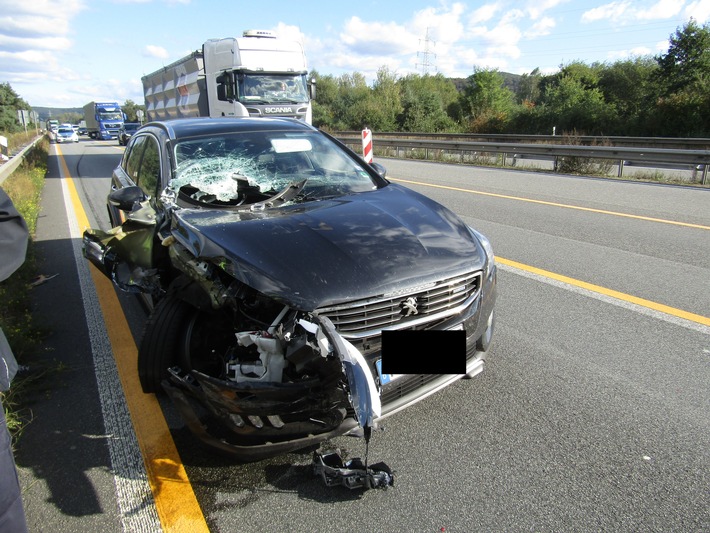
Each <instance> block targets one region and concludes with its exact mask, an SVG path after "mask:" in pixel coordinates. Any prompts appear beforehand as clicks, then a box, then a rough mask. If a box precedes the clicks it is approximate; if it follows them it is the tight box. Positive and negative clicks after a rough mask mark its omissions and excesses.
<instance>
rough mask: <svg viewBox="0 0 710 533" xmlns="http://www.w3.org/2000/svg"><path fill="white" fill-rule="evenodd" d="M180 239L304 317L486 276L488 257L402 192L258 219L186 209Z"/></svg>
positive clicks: (446, 216)
mask: <svg viewBox="0 0 710 533" xmlns="http://www.w3.org/2000/svg"><path fill="white" fill-rule="evenodd" d="M172 217H173V220H172V234H173V235H174V236H175V237H176V238H177V239H178V240H179V241H180V242H181V243H182V244H183V245H184V246H186V247H187V248H188V249H189V250H190V251H191V253H193V254H194V255H195V256H196V257H202V258H211V259H213V260H215V259H218V261H217V262H218V263H219V264H220V266H221V267H222V268H224V269H225V271H227V272H229V273H230V274H231V275H233V276H234V277H235V278H236V279H238V280H239V281H242V282H243V283H245V284H247V285H249V286H251V287H253V288H255V289H256V290H258V291H260V292H262V293H264V294H266V295H269V296H271V297H274V298H278V299H281V300H282V301H284V302H286V303H289V304H290V305H292V306H293V307H296V308H300V309H302V310H314V309H316V308H318V307H322V306H326V305H331V304H333V303H337V302H342V301H346V300H353V299H357V298H360V297H372V296H373V295H376V294H386V293H388V292H392V291H396V290H400V289H402V288H406V287H410V286H412V285H417V284H420V283H426V282H427V281H429V280H433V279H438V278H440V277H442V274H443V275H446V276H447V277H448V276H451V275H455V274H456V273H457V272H464V271H471V270H475V269H480V268H482V267H483V265H484V261H485V254H484V252H483V250H482V249H481V247H480V245H479V244H478V242H477V241H476V239H474V238H473V236H472V235H471V233H470V232H469V230H468V228H467V227H466V226H465V225H464V224H463V223H461V222H460V221H459V220H458V219H457V218H456V217H455V216H454V215H453V214H452V213H451V212H450V211H448V210H447V209H446V208H444V207H442V206H440V205H439V204H436V203H435V202H433V201H431V200H429V199H428V198H426V197H425V196H422V195H420V194H418V193H416V192H414V191H411V190H409V189H406V188H405V187H401V186H399V185H396V184H390V185H388V186H387V187H384V188H382V189H379V190H375V191H372V192H368V193H360V194H356V195H351V196H347V197H340V198H337V199H334V200H323V201H316V202H305V203H301V204H297V205H291V206H288V207H282V208H278V209H267V210H263V211H252V210H249V209H245V210H240V211H235V210H229V211H227V210H217V209H214V210H204V209H200V210H198V209H178V210H175V211H174V212H173V213H172Z"/></svg>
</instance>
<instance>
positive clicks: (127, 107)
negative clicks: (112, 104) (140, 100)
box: [121, 99, 145, 122]
mask: <svg viewBox="0 0 710 533" xmlns="http://www.w3.org/2000/svg"><path fill="white" fill-rule="evenodd" d="M139 109H140V110H141V111H143V116H144V117H145V106H144V105H140V104H136V103H135V102H134V101H133V100H130V99H128V100H126V101H125V102H124V103H123V105H122V106H121V110H122V111H123V112H124V113H125V114H126V122H140V120H138V110H139Z"/></svg>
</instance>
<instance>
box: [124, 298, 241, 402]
mask: <svg viewBox="0 0 710 533" xmlns="http://www.w3.org/2000/svg"><path fill="white" fill-rule="evenodd" d="M233 341H234V334H233V329H232V328H231V326H230V323H229V320H228V315H227V314H226V313H219V314H215V313H207V312H204V311H200V310H199V309H197V308H195V307H194V306H192V305H190V304H189V303H187V302H185V301H184V300H181V299H180V298H178V297H176V296H175V295H167V296H166V297H165V298H163V299H162V300H161V301H160V302H158V304H157V305H156V306H155V308H154V309H153V313H152V314H151V315H150V318H149V319H148V321H147V322H146V325H145V329H144V330H143V338H142V339H141V343H140V347H139V348H138V378H139V379H140V382H141V387H142V388H143V392H146V393H149V392H158V391H160V390H162V388H161V385H160V383H161V381H163V380H164V379H166V378H167V377H168V368H170V367H173V366H178V367H180V368H181V369H182V370H183V371H185V372H187V371H190V370H193V369H194V370H198V371H200V372H202V373H205V374H209V375H211V376H215V377H222V374H223V372H224V369H223V363H222V361H223V359H222V357H223V356H224V355H225V353H226V351H227V348H228V347H229V344H230V342H233Z"/></svg>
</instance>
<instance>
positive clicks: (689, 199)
mask: <svg viewBox="0 0 710 533" xmlns="http://www.w3.org/2000/svg"><path fill="white" fill-rule="evenodd" d="M62 151H63V152H64V153H65V154H66V155H65V160H66V161H67V165H68V170H69V172H70V174H71V175H72V176H73V177H74V178H76V182H77V184H78V185H77V189H78V190H79V194H80V196H81V197H82V202H83V204H84V206H85V208H86V209H87V211H88V212H89V218H92V217H95V218H97V219H98V220H97V221H98V223H99V224H101V217H102V216H103V213H102V202H103V201H104V198H105V195H106V191H107V188H108V179H107V176H108V175H109V173H110V168H111V166H112V165H114V164H115V163H116V162H117V158H118V156H120V150H118V149H117V147H113V146H109V145H108V143H98V142H82V143H79V145H77V146H72V147H70V146H66V147H62ZM381 162H382V163H384V164H385V165H386V166H387V167H388V169H389V175H390V177H392V178H393V179H396V180H407V183H406V185H407V186H410V187H412V188H414V189H417V190H420V191H421V192H423V193H425V194H427V195H429V196H432V197H434V198H436V199H438V200H439V201H441V202H442V203H444V204H446V205H448V206H449V207H451V208H452V209H453V210H454V211H456V212H457V213H459V214H460V215H462V216H463V217H464V218H465V219H466V220H467V221H469V222H470V223H471V224H472V225H473V226H474V227H477V228H478V229H480V230H481V231H483V232H484V233H485V234H487V235H488V236H489V237H490V238H491V241H492V242H493V245H494V249H495V251H496V253H497V254H498V255H499V256H501V257H502V258H503V259H505V260H510V261H517V262H520V263H522V264H524V265H532V266H535V267H539V268H542V269H545V270H546V271H550V272H554V273H558V274H562V275H565V276H569V277H571V278H574V279H579V280H583V281H586V282H589V283H593V284H595V285H598V286H601V287H606V288H610V289H614V290H616V291H620V292H622V293H625V294H629V295H633V296H638V297H641V298H644V299H647V300H650V301H652V302H658V303H660V304H664V305H667V306H671V307H673V308H676V309H680V310H685V311H689V312H692V313H696V314H698V315H700V316H704V317H709V316H710V303H709V302H708V297H707V294H710V291H708V290H707V289H708V288H709V287H708V282H709V280H710V276H709V275H708V274H709V273H710V272H709V270H710V264H709V262H710V258H709V257H708V253H707V250H708V249H710V247H709V246H708V244H710V230H708V229H707V228H706V229H703V226H707V227H710V215H709V214H708V211H707V204H708V199H710V196H708V191H703V190H689V189H680V188H677V187H663V186H658V185H645V184H638V183H627V182H610V181H605V180H596V179H584V178H573V177H563V176H555V175H548V174H537V173H527V172H520V171H511V170H505V171H501V170H489V169H481V168H474V167H458V166H451V165H437V164H432V163H415V162H410V161H395V160H382V161H381ZM411 182H418V184H416V183H411ZM434 186H437V187H434ZM530 200H535V201H541V202H548V203H547V204H545V203H532V202H530ZM550 203H552V204H561V205H550ZM564 206H577V207H585V208H590V209H594V210H597V211H580V210H579V209H572V208H570V207H564ZM602 211H604V212H602ZM608 212H615V213H620V214H626V215H634V216H639V217H645V219H637V218H634V219H630V218H627V217H623V216H620V215H614V214H609V213H608ZM649 218H652V219H660V220H663V221H667V222H662V221H658V220H648V219H649ZM97 221H94V222H97ZM673 221H675V222H684V223H688V224H693V225H695V226H701V227H689V226H678V225H675V224H671V223H670V222H673ZM94 222H92V223H94ZM499 287H500V298H499V305H498V317H499V319H498V320H499V321H498V329H497V331H496V338H495V345H494V348H493V357H491V360H490V364H489V365H488V367H487V368H486V371H485V372H484V374H483V375H481V376H479V377H478V378H476V379H474V380H470V381H462V382H460V383H458V384H456V385H455V386H453V387H450V388H449V389H447V390H444V391H442V392H440V393H438V394H436V395H435V396H433V397H431V398H429V399H427V400H425V401H424V402H421V403H420V404H418V405H417V406H414V407H412V408H410V409H409V410H407V411H405V412H402V413H399V414H397V415H395V416H393V417H391V418H389V419H387V420H386V421H385V424H384V427H385V431H383V432H378V433H376V434H375V436H374V437H373V441H372V445H371V450H370V459H371V460H372V461H380V460H382V461H385V462H387V463H388V464H390V465H391V466H392V467H393V468H395V470H396V471H397V481H396V486H395V487H394V488H393V489H391V490H388V491H386V492H382V491H370V492H368V493H364V494H362V493H358V492H349V491H347V489H336V490H333V489H330V490H329V489H326V488H325V487H324V486H322V484H321V483H320V481H319V480H317V479H314V478H312V477H311V476H310V471H309V464H310V456H309V455H308V454H289V455H286V456H283V457H279V458H275V459H272V460H268V461H263V462H260V463H256V464H250V465H234V464H232V463H231V462H230V461H229V460H225V459H223V458H219V457H217V456H215V455H213V454H210V453H209V452H206V451H205V450H204V449H203V448H202V447H201V446H199V445H197V444H196V443H195V442H194V440H193V439H192V438H191V436H190V435H189V434H188V433H187V431H186V430H185V429H184V427H183V426H182V424H181V422H180V421H179V420H178V419H177V418H176V416H175V413H174V412H173V411H172V410H171V408H170V406H168V405H164V411H165V416H166V418H167V420H168V424H169V425H170V427H171V429H172V433H173V437H174V439H175V442H176V443H177V446H178V449H179V451H180V455H181V457H182V460H183V463H184V465H185V468H186V471H187V474H188V476H189V480H190V483H191V485H192V488H193V490H194V492H195V494H196V496H197V499H198V500H199V502H200V506H201V508H202V511H203V513H204V516H205V520H206V522H207V524H208V525H209V527H210V529H211V530H212V531H247V530H256V531H281V530H294V529H296V530H303V531H305V530H312V531H348V530H351V529H352V528H353V527H357V528H359V529H363V530H368V531H440V530H441V528H445V529H446V531H472V530H502V529H508V530H541V531H547V530H575V531H592V530H595V531H596V530H599V529H610V530H616V531H638V530H644V531H668V530H707V529H708V528H710V516H709V514H708V509H709V508H710V496H709V495H708V487H709V486H710V485H709V483H708V481H709V480H708V472H710V455H709V453H710V452H708V450H709V449H710V446H709V444H710V442H709V441H710V439H709V437H708V435H709V434H710V420H709V415H708V412H710V410H709V409H708V407H710V402H709V399H708V391H707V383H708V377H710V376H709V375H708V374H709V372H710V371H709V368H708V367H709V365H708V361H709V359H710V328H708V327H707V326H704V325H703V324H701V323H698V322H697V321H692V320H684V319H678V318H677V317H676V316H673V315H671V314H668V313H664V312H660V311H657V310H653V309H648V308H645V307H640V306H638V305H636V304H634V303H630V302H628V301H626V300H624V299H620V298H613V297H604V296H601V295H599V294H597V293H594V292H591V291H588V290H586V289H580V288H579V287H577V286H575V285H572V284H570V283H564V282H560V281H556V280H553V279H551V278H550V277H549V276H546V275H544V273H543V274H542V275H541V274H535V273H529V272H528V271H526V270H523V269H520V268H516V267H514V266H508V265H505V264H504V265H502V266H501V271H500V273H499ZM122 301H123V303H124V310H125V312H126V314H127V316H128V320H129V323H130V324H131V327H132V329H133V332H134V336H135V337H136V339H137V337H138V335H139V334H140V326H141V321H142V320H144V317H143V316H142V314H141V313H142V310H141V309H140V306H139V305H137V303H136V302H135V300H134V299H130V298H128V299H122ZM108 320H112V318H111V317H109V318H108ZM333 444H334V445H338V446H341V447H343V448H344V449H347V450H348V451H349V452H350V453H351V454H352V455H362V454H363V453H364V450H363V447H362V444H361V443H360V442H359V441H357V440H354V439H348V438H341V439H335V441H334V442H333Z"/></svg>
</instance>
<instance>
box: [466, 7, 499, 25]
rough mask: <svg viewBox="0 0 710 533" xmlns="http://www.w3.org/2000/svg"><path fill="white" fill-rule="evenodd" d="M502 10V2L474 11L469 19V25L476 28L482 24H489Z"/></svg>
mask: <svg viewBox="0 0 710 533" xmlns="http://www.w3.org/2000/svg"><path fill="white" fill-rule="evenodd" d="M501 9H502V6H501V4H500V2H496V3H494V4H485V5H483V6H481V7H479V8H478V9H476V10H474V12H473V13H471V15H470V16H469V18H468V23H469V24H470V25H471V26H476V25H478V24H481V23H482V22H488V21H489V20H491V19H492V18H493V17H494V16H495V15H496V13H497V12H498V11H500V10H501Z"/></svg>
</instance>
